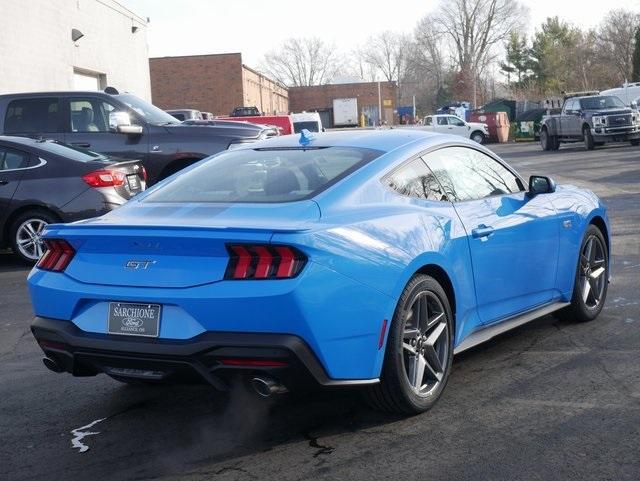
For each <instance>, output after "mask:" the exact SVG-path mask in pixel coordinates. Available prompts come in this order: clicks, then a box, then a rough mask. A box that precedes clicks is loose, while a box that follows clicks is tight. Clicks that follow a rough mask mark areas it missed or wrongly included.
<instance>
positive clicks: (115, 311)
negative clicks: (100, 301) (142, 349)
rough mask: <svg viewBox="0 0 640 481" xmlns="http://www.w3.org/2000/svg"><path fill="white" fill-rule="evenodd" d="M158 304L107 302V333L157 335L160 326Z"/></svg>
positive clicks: (159, 308) (159, 306)
mask: <svg viewBox="0 0 640 481" xmlns="http://www.w3.org/2000/svg"><path fill="white" fill-rule="evenodd" d="M161 312H162V306H161V305H159V304H132V303H128V302H110V303H109V334H121V335H124V336H144V337H158V332H159V327H160V313H161Z"/></svg>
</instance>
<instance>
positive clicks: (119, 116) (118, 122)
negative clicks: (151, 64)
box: [0, 87, 270, 185]
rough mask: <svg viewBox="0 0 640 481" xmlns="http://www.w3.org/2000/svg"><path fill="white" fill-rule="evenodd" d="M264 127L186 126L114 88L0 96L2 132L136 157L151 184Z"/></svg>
mask: <svg viewBox="0 0 640 481" xmlns="http://www.w3.org/2000/svg"><path fill="white" fill-rule="evenodd" d="M269 132H270V131H269V129H267V128H266V127H264V126H259V125H255V124H249V123H246V124H244V125H239V123H238V122H236V123H235V124H234V125H229V124H224V125H186V124H183V123H181V122H180V121H179V120H178V119H176V118H175V117H172V116H171V115H169V114H168V113H166V112H164V111H162V110H160V109H159V108H157V107H155V106H154V105H152V104H150V103H148V102H146V101H144V100H142V99H140V98H138V97H136V96H135V95H132V94H129V93H122V94H121V93H119V92H118V91H117V90H115V89H114V88H112V87H107V89H106V90H105V91H104V92H95V91H93V92H42V93H21V94H8V95H0V135H2V134H4V135H15V136H23V137H33V138H44V139H54V140H58V141H61V142H65V143H67V144H71V145H74V146H77V147H81V148H84V149H89V150H92V151H95V152H99V153H101V154H106V155H108V156H111V157H115V158H120V159H127V160H138V161H141V162H142V164H143V165H144V166H145V169H146V170H147V173H148V175H149V180H148V185H151V184H154V183H155V182H157V181H159V180H162V179H164V178H165V177H167V176H169V175H171V174H173V173H175V172H177V171H179V170H181V169H183V168H185V167H187V166H189V165H191V164H193V163H194V162H197V161H198V160H200V159H203V158H204V157H208V156H209V155H212V154H216V153H218V152H221V151H223V150H227V149H231V148H233V147H235V146H237V145H239V144H243V143H247V142H254V141H256V140H261V139H264V138H266V137H268V136H269Z"/></svg>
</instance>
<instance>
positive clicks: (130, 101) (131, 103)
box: [117, 94, 180, 125]
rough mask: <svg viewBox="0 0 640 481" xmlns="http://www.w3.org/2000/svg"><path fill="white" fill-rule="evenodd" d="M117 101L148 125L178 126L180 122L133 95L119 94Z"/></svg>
mask: <svg viewBox="0 0 640 481" xmlns="http://www.w3.org/2000/svg"><path fill="white" fill-rule="evenodd" d="M117 98H118V100H120V101H121V102H124V103H125V104H126V105H127V106H128V107H130V108H131V109H133V110H134V111H135V112H136V113H137V114H138V115H140V117H142V118H143V119H144V120H146V121H147V122H149V123H150V124H156V125H164V124H179V123H180V121H179V120H178V119H176V118H175V117H174V116H173V115H169V114H168V113H166V112H165V111H164V110H160V109H159V108H158V107H156V106H155V105H152V104H150V103H149V102H145V101H144V100H142V99H139V98H138V97H136V96H135V95H131V94H121V95H118V96H117Z"/></svg>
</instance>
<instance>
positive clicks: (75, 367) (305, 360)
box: [31, 317, 378, 390]
mask: <svg viewBox="0 0 640 481" xmlns="http://www.w3.org/2000/svg"><path fill="white" fill-rule="evenodd" d="M31 331H32V333H33V335H34V337H35V338H36V340H37V341H38V343H39V344H40V347H41V348H42V349H43V351H44V352H45V354H46V356H47V357H49V358H50V359H53V360H55V361H56V363H57V364H58V365H59V366H60V367H61V368H62V369H63V370H64V371H66V372H69V373H71V374H73V375H75V376H93V375H96V374H99V373H101V372H104V373H106V374H111V375H116V376H120V377H127V378H142V379H147V380H152V381H158V382H171V381H192V380H196V381H204V382H207V383H209V384H211V385H212V386H214V387H215V388H217V389H219V390H226V389H227V387H228V386H229V381H230V378H231V377H233V376H237V375H246V376H249V375H256V374H262V375H268V376H270V377H273V378H275V379H278V380H279V381H280V382H282V383H283V384H285V385H286V386H287V387H290V388H291V387H293V386H299V385H308V386H313V385H316V386H317V385H320V386H350V385H364V384H374V383H377V382H378V379H362V380H358V379H349V380H335V379H330V378H329V377H328V376H327V373H326V371H325V370H324V368H323V367H322V365H321V364H320V362H319V361H318V359H317V358H316V356H315V355H314V354H313V352H312V350H311V349H310V347H309V346H308V345H307V344H306V343H305V342H304V341H303V340H302V339H301V338H299V337H297V336H294V335H285V334H265V333H234V332H231V333H230V332H205V333H202V334H200V335H198V336H196V337H194V338H192V339H189V340H166V339H157V338H156V339H149V338H134V337H128V336H114V335H107V334H95V333H88V332H84V331H82V330H80V329H79V328H78V327H77V326H75V325H74V324H73V323H71V322H68V321H59V320H54V319H47V318H43V317H36V318H35V319H34V321H33V323H32V324H31ZM229 360H233V362H234V364H233V365H229V364H225V362H229ZM238 361H241V362H244V361H258V362H257V363H253V364H260V363H262V364H267V365H253V364H252V365H237V364H238ZM270 362H272V363H274V364H278V365H277V366H274V365H269V363H270Z"/></svg>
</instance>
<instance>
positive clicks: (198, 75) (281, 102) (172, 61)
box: [149, 53, 289, 115]
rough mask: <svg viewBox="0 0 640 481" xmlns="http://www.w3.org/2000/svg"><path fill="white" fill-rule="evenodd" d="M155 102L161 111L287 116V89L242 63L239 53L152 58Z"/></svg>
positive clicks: (150, 66)
mask: <svg viewBox="0 0 640 481" xmlns="http://www.w3.org/2000/svg"><path fill="white" fill-rule="evenodd" d="M149 69H150V73H151V95H152V98H153V103H154V104H155V105H157V106H158V107H160V108H162V109H165V110H166V109H177V108H193V109H198V110H201V111H205V112H212V113H213V114H214V115H229V113H231V111H232V110H233V109H234V108H235V107H252V106H256V107H258V109H259V110H260V111H261V112H263V113H265V114H274V113H287V112H288V111H289V99H288V94H287V89H286V88H285V87H282V86H281V85H279V84H278V83H276V82H274V81H273V80H271V79H269V78H267V77H265V76H264V75H262V74H260V73H259V72H256V71H255V70H253V69H251V68H249V67H247V66H246V65H244V64H243V63H242V55H241V54H240V53H224V54H214V55H189V56H184V57H158V58H150V59H149Z"/></svg>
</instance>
